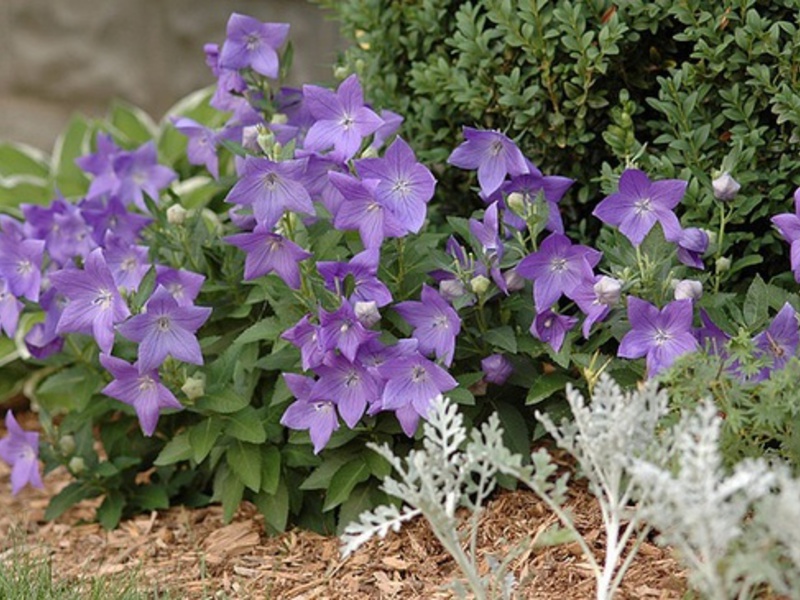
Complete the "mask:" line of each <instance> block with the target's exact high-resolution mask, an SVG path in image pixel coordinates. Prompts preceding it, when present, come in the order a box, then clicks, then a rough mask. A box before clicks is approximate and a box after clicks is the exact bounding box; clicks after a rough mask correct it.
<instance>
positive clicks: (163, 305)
mask: <svg viewBox="0 0 800 600" xmlns="http://www.w3.org/2000/svg"><path fill="white" fill-rule="evenodd" d="M67 308H69V305H67ZM210 315H211V309H210V308H207V307H202V306H181V305H179V304H178V302H177V301H176V300H175V298H174V297H173V296H172V294H170V293H169V291H167V290H166V289H165V288H164V287H162V286H158V287H157V288H156V291H155V292H153V295H152V296H150V299H149V300H148V301H147V304H146V305H145V311H144V312H142V313H140V314H138V315H136V316H135V317H132V318H130V319H128V320H127V321H125V322H124V323H122V324H120V325H119V326H118V330H119V332H120V333H121V334H122V335H123V336H125V337H126V338H128V339H129V340H131V341H134V342H136V343H138V344H139V360H138V364H139V372H140V373H147V372H149V371H151V370H153V369H157V368H158V367H159V365H161V363H163V362H164V360H166V358H167V356H172V357H173V358H176V359H178V360H182V361H184V362H188V363H192V364H195V365H202V364H203V353H202V352H201V350H200V344H199V342H198V341H197V338H196V337H195V332H196V331H197V330H198V329H200V327H201V326H202V325H203V323H205V322H206V320H207V319H208V317H209V316H210Z"/></svg>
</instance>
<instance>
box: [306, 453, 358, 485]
mask: <svg viewBox="0 0 800 600" xmlns="http://www.w3.org/2000/svg"><path fill="white" fill-rule="evenodd" d="M352 458H353V456H352V454H351V453H349V452H346V453H345V452H336V453H326V455H325V458H324V459H323V462H322V464H321V465H319V466H318V467H316V468H315V469H314V470H313V471H311V475H309V476H308V477H306V479H305V480H304V481H303V483H301V484H300V489H301V490H324V489H327V488H328V487H329V486H330V484H331V479H333V476H334V475H335V474H336V472H337V471H338V470H339V469H341V468H342V466H343V465H344V464H345V463H347V462H349V461H350V460H352Z"/></svg>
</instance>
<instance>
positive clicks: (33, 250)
mask: <svg viewBox="0 0 800 600" xmlns="http://www.w3.org/2000/svg"><path fill="white" fill-rule="evenodd" d="M44 246H45V243H44V242H43V241H41V240H16V239H14V238H11V237H9V236H6V235H2V236H0V277H2V278H3V279H5V280H6V282H7V284H8V289H9V290H11V293H12V294H14V295H15V296H17V297H19V296H24V297H25V298H27V299H28V300H31V301H32V302H36V301H37V300H39V288H40V287H41V285H42V258H43V257H44Z"/></svg>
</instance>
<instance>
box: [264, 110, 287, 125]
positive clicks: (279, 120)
mask: <svg viewBox="0 0 800 600" xmlns="http://www.w3.org/2000/svg"><path fill="white" fill-rule="evenodd" d="M288 121H289V117H287V116H286V115H285V114H283V113H275V114H274V115H272V118H271V119H270V120H269V122H270V123H272V124H273V125H286V123H287V122H288Z"/></svg>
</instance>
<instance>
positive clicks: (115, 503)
mask: <svg viewBox="0 0 800 600" xmlns="http://www.w3.org/2000/svg"><path fill="white" fill-rule="evenodd" d="M125 503H126V501H125V496H123V494H122V492H120V491H119V490H112V491H110V492H109V493H108V494H106V497H105V498H104V499H103V503H102V504H101V505H100V506H99V507H98V509H97V520H98V521H99V522H100V525H102V526H103V529H106V530H111V529H114V528H115V527H116V526H117V525H119V520H120V518H122V509H123V508H125Z"/></svg>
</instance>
